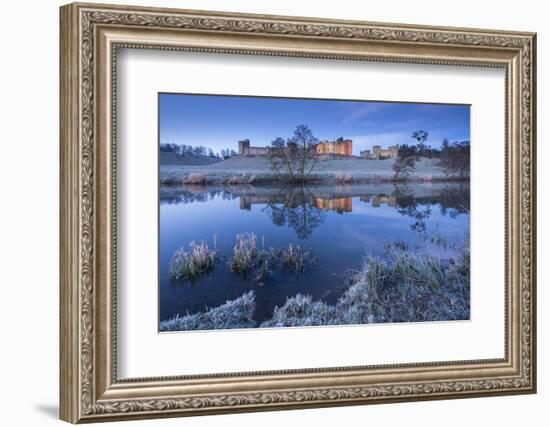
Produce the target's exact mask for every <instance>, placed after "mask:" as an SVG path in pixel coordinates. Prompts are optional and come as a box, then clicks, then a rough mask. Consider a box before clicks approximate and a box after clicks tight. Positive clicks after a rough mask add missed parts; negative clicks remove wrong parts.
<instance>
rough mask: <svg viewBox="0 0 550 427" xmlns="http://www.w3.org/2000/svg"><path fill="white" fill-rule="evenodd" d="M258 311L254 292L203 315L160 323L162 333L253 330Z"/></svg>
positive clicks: (209, 310)
mask: <svg viewBox="0 0 550 427" xmlns="http://www.w3.org/2000/svg"><path fill="white" fill-rule="evenodd" d="M255 310H256V301H255V298H254V291H249V292H247V293H245V294H243V295H242V296H240V297H239V298H237V299H234V300H232V301H227V302H226V303H225V304H223V305H220V306H219V307H215V308H210V309H208V310H207V311H205V312H203V313H196V314H187V315H185V316H175V317H173V318H172V319H169V320H164V321H162V322H160V330H161V332H167V331H192V330H205V329H235V328H253V327H255V326H256V322H255V321H254V320H253V318H252V317H253V316H254V311H255Z"/></svg>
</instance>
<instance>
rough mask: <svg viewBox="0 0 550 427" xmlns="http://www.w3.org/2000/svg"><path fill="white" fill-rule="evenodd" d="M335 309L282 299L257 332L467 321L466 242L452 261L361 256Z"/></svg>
mask: <svg viewBox="0 0 550 427" xmlns="http://www.w3.org/2000/svg"><path fill="white" fill-rule="evenodd" d="M349 279H350V283H351V284H350V286H349V288H348V289H347V290H346V291H345V292H344V294H343V295H342V296H341V297H340V298H339V299H338V301H337V302H336V304H335V305H328V304H326V303H324V302H322V301H314V300H313V299H312V298H311V297H310V296H308V295H301V294H298V295H296V296H294V297H292V298H288V299H287V301H286V303H285V304H284V305H283V306H282V307H276V308H275V310H274V313H273V317H272V318H271V319H269V320H267V321H265V322H263V323H262V324H261V326H262V327H275V326H311V325H343V324H363V323H388V322H423V321H445V320H465V319H469V317H470V259H469V242H465V244H464V245H463V247H462V248H461V250H460V253H459V256H458V257H457V259H456V260H445V259H439V258H436V257H433V256H430V255H428V254H421V253H413V252H405V251H399V250H390V251H389V252H388V254H387V256H385V257H376V256H367V257H366V258H365V260H364V262H363V266H362V268H361V269H360V270H359V271H357V272H355V273H354V274H353V275H352V276H351V277H350V278H349Z"/></svg>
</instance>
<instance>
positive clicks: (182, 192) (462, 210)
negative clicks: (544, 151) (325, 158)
mask: <svg viewBox="0 0 550 427" xmlns="http://www.w3.org/2000/svg"><path fill="white" fill-rule="evenodd" d="M161 191H162V189H161ZM216 197H221V198H222V199H224V200H233V199H235V198H239V204H240V209H243V210H250V209H251V208H252V205H254V204H260V205H262V206H263V208H262V212H265V213H267V215H269V217H270V219H271V221H272V222H273V224H275V225H277V226H287V227H289V228H291V229H292V230H294V232H295V233H296V236H297V237H298V238H300V239H302V240H305V239H307V238H308V237H309V236H311V234H312V233H313V231H314V230H315V229H316V228H317V227H319V226H320V225H321V224H322V223H323V221H324V220H325V217H326V214H325V212H326V211H331V212H336V213H339V214H345V213H349V212H352V210H353V203H352V199H353V198H354V197H358V198H359V200H361V201H362V202H365V203H369V204H370V205H371V207H373V208H378V207H380V206H381V205H386V206H388V207H392V208H395V209H396V210H397V212H399V213H400V214H401V215H403V216H406V217H409V218H412V219H413V223H412V224H411V225H410V228H411V230H412V231H413V232H415V233H419V234H425V233H426V232H427V224H426V222H427V220H428V219H429V218H430V216H431V215H432V214H433V209H437V208H438V209H439V211H440V213H441V215H443V216H447V215H448V216H449V217H451V218H456V217H457V216H458V215H461V214H468V213H469V212H470V187H469V185H468V184H459V185H457V184H451V185H441V184H440V185H438V186H435V185H434V188H431V187H429V189H428V190H427V191H426V187H424V191H419V186H418V185H417V184H410V185H406V184H401V185H388V186H386V187H385V188H381V187H377V186H375V185H348V186H344V187H339V186H336V187H328V186H314V185H313V186H307V185H286V186H282V187H280V188H273V187H257V188H256V187H254V186H246V185H244V186H231V187H224V188H220V187H215V188H204V187H199V186H186V187H185V188H184V189H179V190H177V191H175V190H171V189H170V190H166V192H165V193H162V194H161V199H160V200H161V204H165V203H167V204H178V203H193V202H199V203H204V202H208V201H210V200H213V199H214V198H216Z"/></svg>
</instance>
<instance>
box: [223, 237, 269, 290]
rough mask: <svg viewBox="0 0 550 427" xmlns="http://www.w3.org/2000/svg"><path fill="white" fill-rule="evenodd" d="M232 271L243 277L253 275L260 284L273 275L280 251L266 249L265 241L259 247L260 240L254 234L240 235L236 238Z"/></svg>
mask: <svg viewBox="0 0 550 427" xmlns="http://www.w3.org/2000/svg"><path fill="white" fill-rule="evenodd" d="M235 240H236V243H235V246H234V247H233V258H232V259H231V263H230V267H231V271H233V272H236V273H241V274H242V275H243V276H247V275H249V274H253V276H254V279H255V280H256V281H258V282H261V281H263V280H264V279H265V278H267V277H268V276H270V275H272V274H273V271H274V269H275V263H276V260H277V253H278V251H277V250H276V249H274V248H268V249H265V248H264V239H263V238H262V243H261V245H258V238H257V236H256V234H254V233H240V234H237V237H236V238H235Z"/></svg>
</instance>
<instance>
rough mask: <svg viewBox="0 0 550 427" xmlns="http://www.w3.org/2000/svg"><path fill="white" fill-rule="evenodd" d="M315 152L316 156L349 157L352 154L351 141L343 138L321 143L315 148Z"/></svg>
mask: <svg viewBox="0 0 550 427" xmlns="http://www.w3.org/2000/svg"><path fill="white" fill-rule="evenodd" d="M315 150H316V152H317V154H336V155H340V156H351V155H352V152H353V141H352V140H351V139H344V138H338V139H337V140H335V141H323V142H319V143H318V144H317V145H316V146H315Z"/></svg>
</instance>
